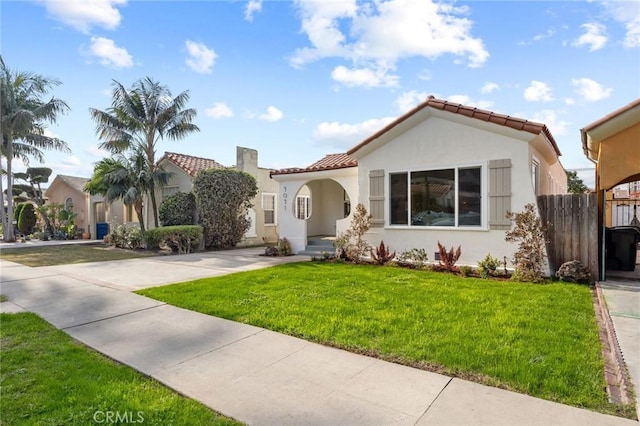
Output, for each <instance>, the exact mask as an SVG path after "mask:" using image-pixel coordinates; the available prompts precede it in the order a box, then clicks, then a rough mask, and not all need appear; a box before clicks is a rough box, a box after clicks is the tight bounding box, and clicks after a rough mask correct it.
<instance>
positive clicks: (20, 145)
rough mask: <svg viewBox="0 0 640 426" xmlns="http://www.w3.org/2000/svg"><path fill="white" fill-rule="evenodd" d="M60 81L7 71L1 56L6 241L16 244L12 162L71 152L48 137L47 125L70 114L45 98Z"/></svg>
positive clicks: (1, 151) (63, 106) (56, 101)
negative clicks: (46, 152) (52, 152)
mask: <svg viewBox="0 0 640 426" xmlns="http://www.w3.org/2000/svg"><path fill="white" fill-rule="evenodd" d="M59 84H60V82H59V81H58V80H54V79H50V78H46V77H43V76H41V75H38V74H32V73H28V72H17V71H16V72H14V71H11V70H9V69H8V68H7V66H6V65H5V63H4V60H3V59H2V56H0V124H1V126H0V127H2V145H1V147H0V159H1V158H2V157H5V158H6V159H7V168H6V171H3V173H5V174H6V176H7V196H8V200H7V201H8V202H7V205H8V206H7V212H6V214H5V211H4V192H3V191H2V186H1V185H2V183H1V180H0V199H1V200H2V205H3V208H1V209H0V210H1V212H2V214H1V215H2V227H3V228H2V229H3V234H4V239H5V241H13V240H15V235H14V232H13V226H12V224H11V223H9V221H10V218H12V217H13V197H12V196H11V195H12V194H13V173H12V161H13V159H14V158H20V159H22V160H23V162H25V163H26V164H28V162H29V157H30V156H33V157H35V158H36V159H38V160H39V161H40V162H42V161H43V160H44V154H43V152H42V150H44V149H55V150H58V151H64V152H71V151H70V150H69V147H68V145H67V143H66V142H64V141H63V140H60V139H58V138H53V137H50V136H46V135H45V134H44V131H45V123H46V122H49V123H55V122H56V119H57V117H58V114H60V113H64V112H66V111H68V110H69V106H68V105H67V104H66V103H65V102H64V101H62V100H60V99H57V98H53V97H52V98H51V99H50V100H49V101H46V102H45V101H44V100H43V99H42V98H43V97H44V96H45V95H46V94H47V93H48V92H49V91H50V90H51V88H52V87H54V86H57V85H59Z"/></svg>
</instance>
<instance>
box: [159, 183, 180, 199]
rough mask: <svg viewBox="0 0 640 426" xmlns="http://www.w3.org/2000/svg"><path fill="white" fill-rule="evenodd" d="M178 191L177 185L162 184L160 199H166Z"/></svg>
mask: <svg viewBox="0 0 640 426" xmlns="http://www.w3.org/2000/svg"><path fill="white" fill-rule="evenodd" d="M178 192H180V187H179V186H177V185H176V186H163V187H162V201H164V200H166V199H167V198H168V197H170V196H172V195H173V194H177V193H178Z"/></svg>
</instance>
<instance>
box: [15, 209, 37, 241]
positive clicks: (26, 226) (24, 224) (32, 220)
mask: <svg viewBox="0 0 640 426" xmlns="http://www.w3.org/2000/svg"><path fill="white" fill-rule="evenodd" d="M34 226H36V213H35V210H34V208H33V204H31V203H24V207H23V208H22V209H21V210H20V217H19V218H18V229H19V230H20V232H22V233H23V234H24V235H29V234H31V231H32V230H33V227H34Z"/></svg>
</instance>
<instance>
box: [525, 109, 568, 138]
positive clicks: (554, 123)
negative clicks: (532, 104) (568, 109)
mask: <svg viewBox="0 0 640 426" xmlns="http://www.w3.org/2000/svg"><path fill="white" fill-rule="evenodd" d="M518 116H519V117H523V118H526V119H528V120H531V121H536V122H538V123H542V124H546V126H547V127H548V128H549V130H550V131H551V134H552V135H555V136H557V135H566V134H567V129H568V127H569V126H570V125H571V123H569V122H566V121H563V120H561V119H560V117H558V113H557V112H556V111H554V110H551V109H545V110H542V111H539V112H536V113H533V114H528V115H527V114H521V113H518Z"/></svg>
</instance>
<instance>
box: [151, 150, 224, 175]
mask: <svg viewBox="0 0 640 426" xmlns="http://www.w3.org/2000/svg"><path fill="white" fill-rule="evenodd" d="M164 159H167V160H169V161H171V162H172V163H173V164H175V165H176V166H177V167H179V168H181V169H182V170H184V172H185V173H186V174H188V175H189V176H191V177H195V175H196V173H198V172H199V171H200V170H206V169H226V168H227V167H225V166H223V165H222V164H220V163H218V162H217V161H216V160H212V159H210V158H202V157H194V156H193V155H186V154H178V153H176V152H165V153H164V156H163V157H162V158H161V159H160V160H158V163H159V162H160V161H162V160H164Z"/></svg>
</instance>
